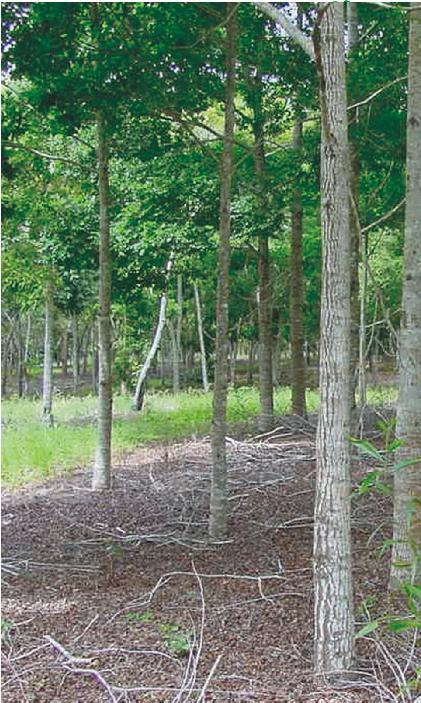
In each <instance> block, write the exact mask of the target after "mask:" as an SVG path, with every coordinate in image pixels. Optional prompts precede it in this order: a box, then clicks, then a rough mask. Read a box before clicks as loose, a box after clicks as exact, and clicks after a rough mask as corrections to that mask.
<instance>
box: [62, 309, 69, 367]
mask: <svg viewBox="0 0 421 703" xmlns="http://www.w3.org/2000/svg"><path fill="white" fill-rule="evenodd" d="M68 356H69V326H68V323H67V320H66V325H65V327H64V330H63V338H62V343H61V375H62V376H63V378H66V376H67V371H68V369H67V365H68Z"/></svg>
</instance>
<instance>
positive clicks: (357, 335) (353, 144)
mask: <svg viewBox="0 0 421 703" xmlns="http://www.w3.org/2000/svg"><path fill="white" fill-rule="evenodd" d="M346 8H347V9H346V11H347V25H348V50H349V52H350V53H351V55H352V51H353V50H354V49H355V48H356V45H357V43H358V15H357V13H358V8H357V5H356V3H355V2H349V3H347V5H346ZM355 97H356V96H355ZM353 98H354V96H352V95H351V96H350V99H351V102H354V100H353ZM352 119H354V120H355V119H356V116H355V114H350V115H349V120H350V122H351V121H352ZM350 133H351V137H350V142H349V154H350V191H351V199H352V202H351V208H350V223H349V224H350V238H351V359H350V364H351V366H350V375H349V381H350V394H349V401H350V410H351V424H352V425H353V431H355V427H356V419H357V418H356V414H357V413H356V407H357V404H356V398H355V392H356V389H357V383H358V388H359V391H361V389H363V387H364V379H363V378H362V376H363V374H364V367H363V366H361V359H362V356H363V357H364V356H365V345H364V342H365V296H363V295H362V291H360V290H359V287H360V286H359V259H360V247H361V248H362V246H363V244H362V242H361V241H360V225H359V207H358V204H359V171H360V165H359V156H358V148H357V141H356V139H355V138H352V128H351V130H350ZM363 275H366V273H364V272H363ZM362 324H364V329H361V325H362ZM359 404H360V406H361V409H362V411H363V409H364V406H365V398H364V397H363V398H362V397H361V395H360V394H359ZM361 417H362V416H361Z"/></svg>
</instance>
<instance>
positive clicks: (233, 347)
mask: <svg viewBox="0 0 421 703" xmlns="http://www.w3.org/2000/svg"><path fill="white" fill-rule="evenodd" d="M237 352H238V344H237V342H231V344H230V362H229V369H230V373H229V382H230V384H232V385H233V386H234V385H235V371H236V367H237Z"/></svg>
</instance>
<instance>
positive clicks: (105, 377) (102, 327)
mask: <svg viewBox="0 0 421 703" xmlns="http://www.w3.org/2000/svg"><path fill="white" fill-rule="evenodd" d="M96 127H97V144H98V147H97V149H98V170H99V218H100V243H99V321H98V323H99V324H98V330H99V335H98V336H99V340H98V341H99V383H98V439H97V449H96V457H95V466H94V473H93V477H92V488H93V489H94V490H106V489H109V488H111V432H112V420H113V389H112V376H111V315H110V313H111V252H110V220H109V200H110V184H109V175H108V162H109V154H108V138H107V134H106V123H105V117H104V114H103V113H102V111H101V110H98V112H97V122H96Z"/></svg>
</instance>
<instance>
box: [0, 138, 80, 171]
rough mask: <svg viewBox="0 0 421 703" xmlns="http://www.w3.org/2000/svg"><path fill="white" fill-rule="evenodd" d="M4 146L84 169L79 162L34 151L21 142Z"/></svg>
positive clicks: (5, 143) (6, 143)
mask: <svg viewBox="0 0 421 703" xmlns="http://www.w3.org/2000/svg"><path fill="white" fill-rule="evenodd" d="M4 146H6V147H9V148H10V149H23V150H24V151H28V152H29V153H30V154H34V155H35V156H39V157H40V158H41V159H48V161H61V162H62V163H64V164H68V166H76V168H80V169H83V166H82V165H81V164H80V163H78V162H77V161H73V160H72V159H66V157H65V156H57V155H56V154H47V153H45V152H44V151H39V150H38V149H32V148H31V147H29V146H26V145H25V144H20V143H19V142H4Z"/></svg>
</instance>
